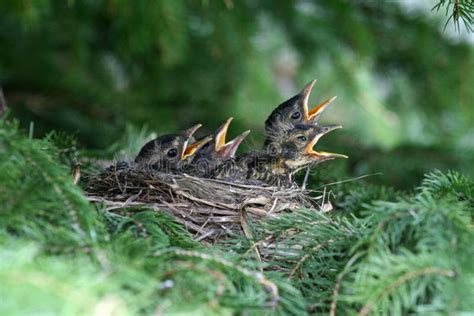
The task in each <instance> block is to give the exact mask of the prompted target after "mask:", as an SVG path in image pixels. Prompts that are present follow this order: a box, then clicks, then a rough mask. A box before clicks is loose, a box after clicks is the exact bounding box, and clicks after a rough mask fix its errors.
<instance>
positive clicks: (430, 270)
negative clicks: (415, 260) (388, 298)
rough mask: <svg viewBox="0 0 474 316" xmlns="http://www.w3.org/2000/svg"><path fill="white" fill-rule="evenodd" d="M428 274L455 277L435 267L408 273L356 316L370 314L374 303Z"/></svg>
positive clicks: (447, 271)
mask: <svg viewBox="0 0 474 316" xmlns="http://www.w3.org/2000/svg"><path fill="white" fill-rule="evenodd" d="M430 274H436V275H441V276H445V277H449V278H453V277H455V276H456V273H455V272H454V271H452V270H447V269H441V268H437V267H426V268H423V269H421V270H419V271H410V272H407V273H405V274H404V275H402V276H401V277H399V278H398V279H396V280H395V281H394V282H392V283H390V284H389V285H387V286H386V287H385V288H384V289H382V291H381V292H380V293H379V294H378V295H377V297H375V298H374V300H373V301H371V302H368V303H367V304H366V305H365V306H364V307H362V309H361V310H360V311H359V313H358V314H357V315H359V316H365V315H368V314H369V313H370V311H371V310H372V308H373V307H374V305H375V303H376V302H377V301H378V300H380V299H381V298H382V297H383V296H385V295H387V294H388V293H390V292H391V291H392V290H393V289H395V288H397V287H399V286H400V285H402V284H403V283H405V282H408V281H410V280H411V279H414V278H418V277H421V276H425V275H430Z"/></svg>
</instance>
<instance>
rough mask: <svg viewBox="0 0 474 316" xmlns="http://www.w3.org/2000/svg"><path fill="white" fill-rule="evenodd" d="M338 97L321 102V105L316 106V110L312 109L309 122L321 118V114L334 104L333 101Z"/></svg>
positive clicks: (308, 118) (309, 113)
mask: <svg viewBox="0 0 474 316" xmlns="http://www.w3.org/2000/svg"><path fill="white" fill-rule="evenodd" d="M336 98H337V97H336V96H334V97H332V98H328V99H326V100H324V101H323V102H321V103H320V104H318V105H316V106H315V107H314V108H312V109H311V110H310V111H309V112H308V117H307V120H308V121H313V120H314V119H315V118H317V117H319V116H320V115H321V113H323V111H324V110H325V109H326V107H327V106H328V105H329V104H331V103H332V101H334V100H336Z"/></svg>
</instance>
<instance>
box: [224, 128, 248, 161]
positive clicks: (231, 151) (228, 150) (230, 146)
mask: <svg viewBox="0 0 474 316" xmlns="http://www.w3.org/2000/svg"><path fill="white" fill-rule="evenodd" d="M249 133H250V131H245V132H243V133H242V134H240V135H239V136H237V137H236V138H234V139H233V140H231V141H230V142H228V143H227V144H225V145H224V146H223V147H221V149H220V150H219V151H218V152H217V153H218V154H219V156H220V157H221V158H223V159H228V158H232V157H234V156H235V153H236V152H237V149H238V148H239V146H240V143H242V141H243V140H244V139H245V137H247V135H248V134H249Z"/></svg>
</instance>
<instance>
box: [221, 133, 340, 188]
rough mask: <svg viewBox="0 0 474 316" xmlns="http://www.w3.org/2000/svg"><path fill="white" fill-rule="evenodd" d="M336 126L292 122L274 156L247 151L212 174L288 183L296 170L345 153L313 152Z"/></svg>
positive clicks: (224, 177) (291, 181)
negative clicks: (317, 125) (321, 139)
mask: <svg viewBox="0 0 474 316" xmlns="http://www.w3.org/2000/svg"><path fill="white" fill-rule="evenodd" d="M338 128H340V126H328V127H316V126H311V125H302V124H298V125H296V126H295V127H294V128H293V129H292V130H290V131H288V132H287V134H286V136H285V141H284V142H283V143H282V144H281V149H280V150H279V153H278V154H277V155H273V154H269V153H266V152H263V153H250V154H245V155H241V156H238V157H237V158H236V159H234V160H228V161H226V162H225V163H223V164H222V165H221V166H219V167H217V168H216V170H215V171H214V173H213V175H212V177H213V178H217V179H247V180H258V181H260V182H264V183H267V184H270V185H278V186H291V185H292V184H293V175H294V174H295V173H296V172H298V171H299V170H301V169H303V168H305V167H307V166H314V165H316V164H318V163H320V162H323V161H326V160H332V159H334V158H338V157H341V158H347V156H345V155H340V154H335V153H328V152H322V151H315V150H314V146H315V145H316V143H317V142H318V140H319V139H320V138H321V137H322V136H324V135H325V134H327V133H329V132H330V131H333V130H335V129H338Z"/></svg>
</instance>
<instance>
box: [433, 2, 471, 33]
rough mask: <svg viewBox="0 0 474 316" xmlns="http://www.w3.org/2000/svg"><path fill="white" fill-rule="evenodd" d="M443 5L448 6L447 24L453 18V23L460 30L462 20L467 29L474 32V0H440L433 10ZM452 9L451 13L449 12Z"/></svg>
mask: <svg viewBox="0 0 474 316" xmlns="http://www.w3.org/2000/svg"><path fill="white" fill-rule="evenodd" d="M442 7H446V15H447V16H448V20H447V21H446V25H445V26H444V28H445V29H446V26H447V25H448V23H449V21H451V20H453V23H454V25H455V27H456V29H457V30H458V32H459V31H460V29H461V28H460V20H462V22H463V23H464V26H465V27H466V30H468V31H469V32H471V33H472V32H473V29H472V23H473V20H474V17H473V15H474V2H473V1H472V0H454V1H453V0H440V1H439V2H438V3H437V4H436V5H435V6H434V7H433V9H432V10H437V11H438V10H440V9H441V8H442ZM450 10H451V13H450V12H449V11H450Z"/></svg>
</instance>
